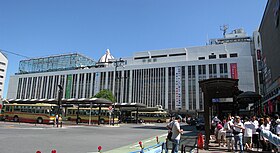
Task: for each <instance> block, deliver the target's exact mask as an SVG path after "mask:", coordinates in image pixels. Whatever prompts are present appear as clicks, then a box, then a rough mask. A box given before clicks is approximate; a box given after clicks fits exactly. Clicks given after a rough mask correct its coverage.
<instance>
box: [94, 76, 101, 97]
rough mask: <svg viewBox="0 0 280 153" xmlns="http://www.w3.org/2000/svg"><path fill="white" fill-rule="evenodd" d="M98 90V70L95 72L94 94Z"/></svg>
mask: <svg viewBox="0 0 280 153" xmlns="http://www.w3.org/2000/svg"><path fill="white" fill-rule="evenodd" d="M99 90H100V72H96V73H95V80H94V95H96V94H97V93H98V92H99Z"/></svg>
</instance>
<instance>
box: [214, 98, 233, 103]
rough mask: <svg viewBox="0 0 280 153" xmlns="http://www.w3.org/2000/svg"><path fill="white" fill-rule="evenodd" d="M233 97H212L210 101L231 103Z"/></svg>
mask: <svg viewBox="0 0 280 153" xmlns="http://www.w3.org/2000/svg"><path fill="white" fill-rule="evenodd" d="M232 102H233V98H213V99H212V103H232Z"/></svg>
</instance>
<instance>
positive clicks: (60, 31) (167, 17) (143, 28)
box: [0, 0, 267, 96]
mask: <svg viewBox="0 0 280 153" xmlns="http://www.w3.org/2000/svg"><path fill="white" fill-rule="evenodd" d="M266 3H267V0H192V1H191V0H174V1H171V0H82V1H81V0H80V1H78V0H59V1H58V0H0V49H2V50H7V51H10V52H15V53H18V54H21V55H24V56H27V57H31V58H35V57H42V56H48V55H57V54H64V53H73V52H78V53H81V54H83V55H86V56H88V57H91V58H93V59H95V60H98V59H99V57H100V56H102V55H103V54H104V53H105V51H106V49H107V48H109V49H110V51H111V53H112V54H113V56H115V57H130V56H132V55H133V53H134V52H137V51H145V50H158V49H166V48H181V47H190V46H202V45H205V44H206V42H207V38H220V37H222V31H220V26H221V25H223V24H228V25H229V32H230V31H231V30H233V29H236V28H240V27H242V28H244V29H245V31H246V32H247V34H248V35H249V36H251V35H252V33H253V31H255V30H257V29H258V26H259V25H260V22H261V19H262V16H263V13H264V10H265V6H266ZM7 56H8V59H9V65H8V71H7V76H6V83H5V89H4V90H5V91H4V96H5V95H6V92H7V90H8V81H9V77H10V75H13V74H15V73H16V72H18V65H19V61H20V60H23V59H24V58H23V57H19V56H15V55H13V54H7Z"/></svg>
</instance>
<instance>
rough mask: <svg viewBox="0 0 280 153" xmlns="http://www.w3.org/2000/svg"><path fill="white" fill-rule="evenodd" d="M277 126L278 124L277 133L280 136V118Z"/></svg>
mask: <svg viewBox="0 0 280 153" xmlns="http://www.w3.org/2000/svg"><path fill="white" fill-rule="evenodd" d="M276 123H277V126H276V135H277V136H278V137H280V119H277V120H276Z"/></svg>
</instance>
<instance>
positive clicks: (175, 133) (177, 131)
mask: <svg viewBox="0 0 280 153" xmlns="http://www.w3.org/2000/svg"><path fill="white" fill-rule="evenodd" d="M181 121H182V117H181V115H176V117H175V120H174V121H173V122H170V123H169V124H168V125H167V128H168V129H170V130H171V131H172V136H171V141H172V152H171V153H178V151H179V144H180V138H181V134H183V129H181V127H180V122H181Z"/></svg>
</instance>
